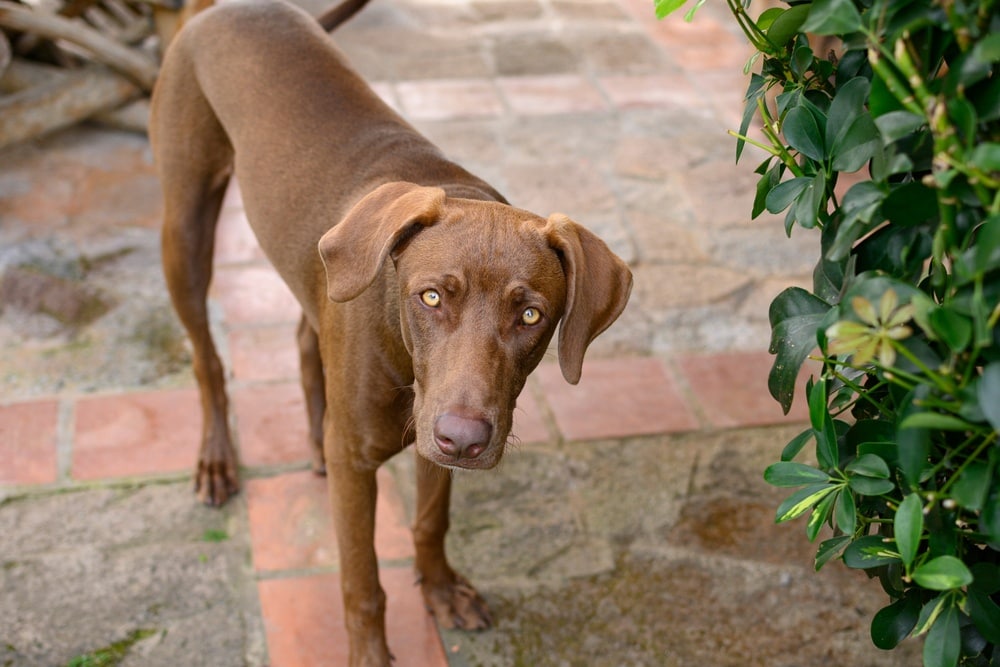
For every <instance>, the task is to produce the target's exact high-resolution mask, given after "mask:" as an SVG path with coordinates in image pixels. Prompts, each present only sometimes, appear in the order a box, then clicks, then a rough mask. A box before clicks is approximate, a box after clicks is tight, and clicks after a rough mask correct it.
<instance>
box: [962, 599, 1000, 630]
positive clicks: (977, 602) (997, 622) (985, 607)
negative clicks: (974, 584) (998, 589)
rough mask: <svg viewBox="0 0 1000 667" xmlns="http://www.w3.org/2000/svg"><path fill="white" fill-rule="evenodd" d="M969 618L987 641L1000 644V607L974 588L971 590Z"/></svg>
mask: <svg viewBox="0 0 1000 667" xmlns="http://www.w3.org/2000/svg"><path fill="white" fill-rule="evenodd" d="M967 599H968V601H969V616H970V617H972V622H973V623H975V624H976V629H978V630H979V634H981V635H982V636H983V637H984V638H985V639H986V641H988V642H990V643H992V644H1000V607H998V606H997V604H996V603H995V602H993V600H991V599H990V596H989V595H986V594H985V593H983V592H981V591H978V590H976V589H974V588H970V589H969V593H968V598H967Z"/></svg>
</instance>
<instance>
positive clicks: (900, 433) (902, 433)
mask: <svg viewBox="0 0 1000 667" xmlns="http://www.w3.org/2000/svg"><path fill="white" fill-rule="evenodd" d="M918 389H920V388H919V387H918ZM914 393H918V392H914ZM909 400H910V401H912V398H911V399H909ZM913 414H919V413H918V412H917V411H916V410H914V408H913V407H912V403H911V405H909V406H906V407H905V408H904V409H903V411H902V414H901V416H902V417H903V419H904V420H905V419H908V418H910V416H911V415H913ZM896 444H897V446H898V448H899V467H900V469H901V470H902V471H903V477H904V478H905V479H906V482H907V483H908V484H909V485H910V487H911V488H916V487H917V485H918V484H919V483H920V477H921V475H923V472H924V469H926V468H927V466H928V463H927V455H928V454H929V453H930V431H929V430H928V429H926V428H922V427H921V428H917V427H912V428H901V429H898V430H897V431H896Z"/></svg>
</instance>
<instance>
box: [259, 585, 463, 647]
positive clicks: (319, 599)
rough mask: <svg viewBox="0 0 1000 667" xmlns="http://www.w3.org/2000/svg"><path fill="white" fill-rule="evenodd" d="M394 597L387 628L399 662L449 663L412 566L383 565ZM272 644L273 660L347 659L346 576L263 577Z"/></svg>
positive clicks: (262, 592)
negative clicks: (342, 588) (343, 584)
mask: <svg viewBox="0 0 1000 667" xmlns="http://www.w3.org/2000/svg"><path fill="white" fill-rule="evenodd" d="M381 579H382V587H383V588H385V589H386V591H387V595H388V596H389V600H388V603H387V609H386V634H387V635H388V639H389V650H390V651H391V652H392V654H393V655H394V656H395V658H396V660H395V662H394V663H393V664H394V665H398V666H399V667H446V666H447V664H448V663H447V661H446V660H445V657H444V649H443V647H442V645H441V640H440V639H438V636H437V628H436V627H435V625H434V622H433V620H432V619H431V617H430V615H428V614H427V612H426V611H425V610H424V602H423V599H422V598H421V596H420V589H419V588H418V587H417V586H416V585H415V582H414V580H413V571H412V570H411V569H410V568H408V567H403V568H399V567H396V568H386V567H383V568H382V570H381ZM260 604H261V608H262V610H263V612H264V619H265V631H266V633H267V646H268V651H269V653H270V657H271V663H272V664H273V665H281V667H313V666H315V665H346V664H347V633H346V631H345V630H344V617H343V606H342V604H341V601H340V580H339V579H338V577H337V576H336V575H333V574H320V575H312V576H305V577H294V578H287V579H285V578H283V579H265V580H263V581H261V582H260Z"/></svg>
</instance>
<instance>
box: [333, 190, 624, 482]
mask: <svg viewBox="0 0 1000 667" xmlns="http://www.w3.org/2000/svg"><path fill="white" fill-rule="evenodd" d="M319 251H320V256H321V257H322V259H323V264H324V266H325V267H326V275H327V291H328V295H329V297H330V299H331V300H333V301H348V300H351V299H353V298H355V297H357V296H359V295H360V294H361V293H362V292H364V291H365V289H367V288H368V287H369V286H370V285H371V284H372V282H373V281H374V280H375V277H376V275H377V274H378V272H379V271H380V270H381V269H382V265H383V263H384V262H385V261H386V259H389V258H391V259H392V260H393V262H394V265H395V270H396V273H397V276H398V284H399V302H400V314H399V318H400V328H401V330H402V335H403V342H404V344H405V345H406V349H407V350H408V352H409V353H410V356H411V358H412V360H413V374H414V386H413V390H414V407H413V416H414V428H415V429H416V447H417V451H418V453H419V454H420V455H422V456H423V457H425V458H427V459H429V460H431V461H433V462H435V463H438V464H440V465H443V466H447V467H459V468H491V467H493V466H495V465H496V464H497V463H498V462H499V461H500V458H501V456H502V455H503V451H504V446H505V444H506V441H507V438H508V436H509V434H510V429H511V422H512V415H513V410H514V406H515V402H516V399H517V396H518V395H519V394H520V392H521V389H522V388H523V387H524V383H525V381H526V379H527V376H528V374H529V373H530V372H531V371H532V370H534V368H535V367H536V366H537V365H538V363H539V362H540V361H541V359H542V357H543V355H544V354H545V351H546V349H547V347H548V344H549V341H550V340H551V338H552V336H553V334H554V333H555V331H556V328H557V323H559V324H558V327H559V339H558V340H559V363H560V367H561V369H562V373H563V376H564V377H565V378H566V380H567V381H568V382H570V383H573V384H576V383H577V382H578V381H579V380H580V375H581V371H582V365H583V356H584V353H585V351H586V349H587V346H588V345H590V343H591V341H593V340H594V338H596V337H597V335H598V334H600V333H601V332H602V331H604V330H605V329H606V328H607V327H608V326H610V325H611V323H612V322H614V321H615V319H617V318H618V316H619V315H620V314H621V312H622V310H623V309H624V308H625V304H626V302H627V301H628V296H629V292H630V291H631V288H632V274H631V272H630V271H629V269H628V267H627V266H625V263H624V262H622V260H621V259H619V258H618V257H617V256H615V254H614V253H612V252H611V250H609V249H608V247H607V246H606V245H605V244H604V242H603V241H601V240H600V239H599V238H597V237H596V236H595V235H594V234H592V233H591V232H589V231H587V230H586V229H585V228H583V227H582V226H580V225H578V224H577V223H575V222H573V221H572V220H570V219H569V218H567V217H565V216H563V215H558V214H556V215H553V216H551V217H549V218H548V219H545V218H540V217H538V216H536V215H533V214H531V213H528V212H527V211H523V210H520V209H516V208H513V207H511V206H508V205H506V204H501V203H497V202H483V201H474V200H469V199H454V198H448V197H446V196H445V193H444V191H443V190H441V189H439V188H429V187H420V186H416V185H413V184H410V183H389V184H386V185H383V186H381V187H379V188H378V189H376V190H375V191H373V192H372V193H371V194H369V195H368V196H367V197H365V198H364V199H362V200H361V201H360V202H359V203H358V204H357V205H356V206H355V207H354V208H353V209H352V210H351V211H350V212H348V214H347V215H346V216H345V218H344V220H343V221H342V222H341V223H340V224H338V225H336V226H335V227H333V228H332V229H331V230H330V231H329V232H327V233H326V234H325V235H324V236H323V238H322V239H321V240H320V242H319ZM345 266H350V267H351V270H345V269H344V267H345ZM560 322H561V323H560Z"/></svg>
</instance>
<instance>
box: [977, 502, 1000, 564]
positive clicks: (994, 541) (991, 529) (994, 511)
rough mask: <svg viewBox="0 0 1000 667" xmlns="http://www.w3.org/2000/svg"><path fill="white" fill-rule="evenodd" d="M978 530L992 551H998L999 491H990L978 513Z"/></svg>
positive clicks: (999, 528) (999, 546) (999, 531)
mask: <svg viewBox="0 0 1000 667" xmlns="http://www.w3.org/2000/svg"><path fill="white" fill-rule="evenodd" d="M979 532H980V533H982V534H983V535H985V536H986V542H987V543H988V544H989V545H990V546H991V547H992V548H993V550H994V551H1000V491H993V492H992V493H990V497H989V499H987V501H986V502H985V503H984V504H983V511H982V513H981V514H980V515H979Z"/></svg>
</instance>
